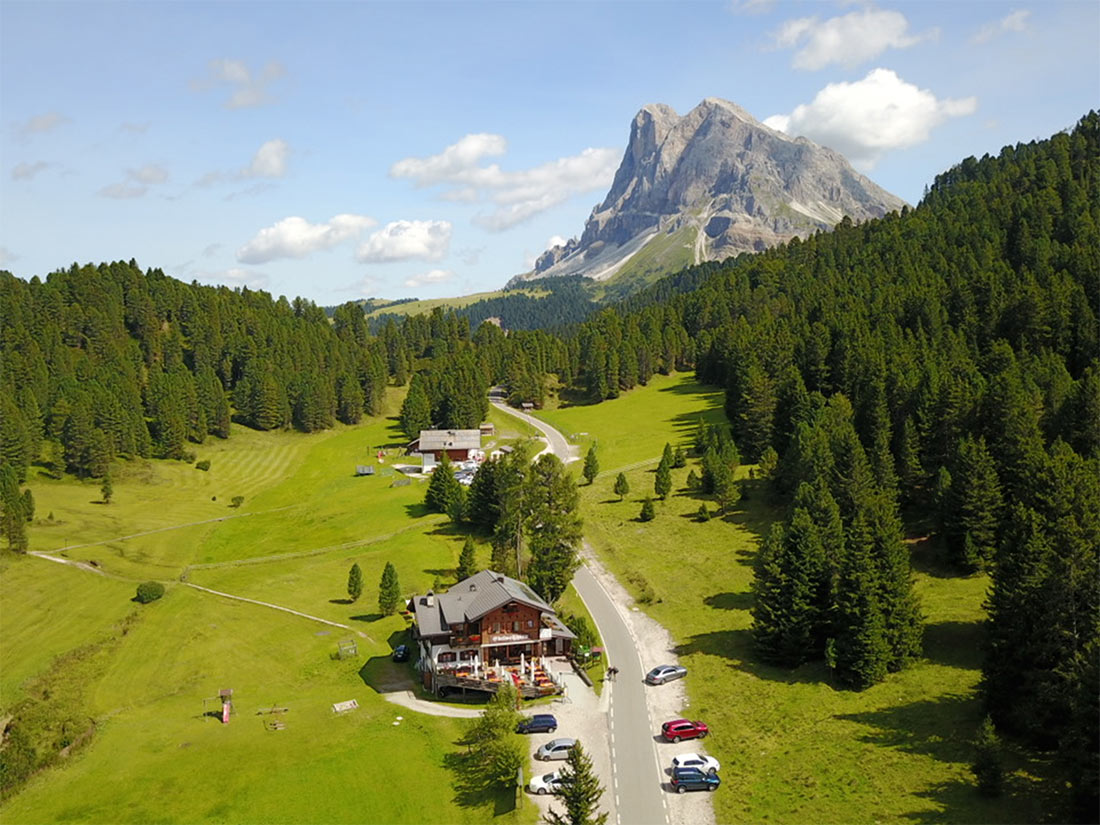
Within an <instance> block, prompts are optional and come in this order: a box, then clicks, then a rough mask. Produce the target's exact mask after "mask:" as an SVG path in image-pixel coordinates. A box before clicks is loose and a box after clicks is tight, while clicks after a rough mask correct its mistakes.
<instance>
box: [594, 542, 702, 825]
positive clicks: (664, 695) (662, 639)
mask: <svg viewBox="0 0 1100 825" xmlns="http://www.w3.org/2000/svg"><path fill="white" fill-rule="evenodd" d="M585 551H586V552H585V559H584V560H585V564H586V565H587V566H588V569H589V570H590V571H591V572H592V574H593V575H594V576H595V577H596V579H597V580H598V581H599V583H600V585H601V586H603V588H604V589H605V590H606V591H607V592H608V594H609V595H610V596H611V599H612V601H613V602H614V603H615V606H616V608H617V609H618V611H619V613H620V614H621V615H622V616H623V618H624V620H625V621H626V624H627V627H628V628H629V629H630V635H631V636H632V637H633V639H634V644H635V647H636V648H637V650H638V655H639V656H640V657H641V660H642V665H643V667H644V668H645V669H646V670H649V669H650V668H653V667H656V666H657V665H675V664H679V660H678V659H677V658H676V655H675V653H674V652H673V651H674V650H675V647H676V646H675V644H674V643H673V640H672V636H670V635H669V632H668V631H667V630H665V628H664V627H662V626H661V625H660V624H658V623H657V622H656V621H654V620H653V619H651V618H650V617H649V616H647V615H646V614H645V613H643V612H642V611H641V610H640V609H638V608H637V607H632V606H631V605H633V604H634V600H633V598H631V596H630V594H629V593H628V592H627V591H626V589H625V588H624V587H623V586H622V585H621V584H619V582H618V580H617V579H616V578H615V577H614V576H612V575H611V574H610V573H609V572H608V571H607V570H606V569H605V568H604V567H603V565H601V564H600V563H599V561H598V560H597V559H596V558H595V557H594V556H593V555H592V553H591V551H590V550H589V548H587V547H586V548H585ZM611 655H612V659H611V662H612V664H613V663H614V652H613V651H612V652H611ZM612 690H613V688H612ZM646 700H647V705H648V708H649V725H650V730H652V731H653V735H654V741H655V742H656V743H657V745H656V747H657V754H658V757H659V760H660V763H661V769H662V775H661V776H660V777H654V781H655V782H657V781H660V782H661V783H662V787H663V788H664V789H665V790H666V791H667V792H668V799H667V802H668V804H667V806H666V807H667V809H668V813H669V822H670V823H671V825H714V823H715V819H714V806H713V805H712V804H711V795H710V794H709V793H707V792H705V791H694V792H691V793H686V794H683V795H680V794H677V793H675V792H674V791H673V790H672V786H671V785H670V784H669V783H668V780H669V772H670V771H671V767H670V766H671V764H672V757H674V756H676V755H677V754H681V753H706V747H705V741H706V740H698V739H696V740H691V741H689V742H681V743H680V744H679V745H673V744H672V743H670V742H665V741H664V739H662V738H661V737H660V732H661V723H663V722H666V721H668V720H669V719H676V718H679V717H681V716H690V713H687V712H685V706H686V704H687V698H686V694H685V691H684V683H683V682H682V681H679V680H677V681H673V682H668V683H667V684H663V685H657V686H648V685H647V686H646ZM702 721H704V722H706V721H707V720H706V719H703V720H702ZM722 792H723V790H722V788H719V789H718V791H717V793H722ZM621 825H630V823H626V822H624V823H621Z"/></svg>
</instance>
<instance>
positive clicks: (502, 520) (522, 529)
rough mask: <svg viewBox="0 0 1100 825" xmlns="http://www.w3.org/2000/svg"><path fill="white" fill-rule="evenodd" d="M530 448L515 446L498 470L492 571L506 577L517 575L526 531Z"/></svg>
mask: <svg viewBox="0 0 1100 825" xmlns="http://www.w3.org/2000/svg"><path fill="white" fill-rule="evenodd" d="M529 464H530V457H529V449H528V447H527V446H526V445H525V444H521V445H519V446H517V448H516V449H515V450H513V451H512V452H511V453H509V454H508V455H506V456H505V457H504V458H503V459H501V461H500V465H499V466H498V467H497V478H496V482H497V483H496V492H497V508H498V515H497V523H496V527H495V528H494V529H493V556H492V563H493V569H494V570H496V571H497V572H498V573H504V574H505V575H511V576H519V575H520V574H521V573H522V562H523V554H524V548H525V539H526V532H527V513H528V505H527V494H528V491H529V489H530V487H529V485H528V483H527V479H528V476H529V473H530V467H529Z"/></svg>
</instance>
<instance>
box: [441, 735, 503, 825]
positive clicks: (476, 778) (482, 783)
mask: <svg viewBox="0 0 1100 825" xmlns="http://www.w3.org/2000/svg"><path fill="white" fill-rule="evenodd" d="M454 744H455V745H456V746H458V747H462V748H465V747H466V743H465V742H463V741H462V740H459V741H458V742H455V743H454ZM443 767H444V768H446V769H447V770H448V771H449V772H450V774H451V777H452V779H451V787H452V788H454V792H455V795H454V797H453V801H454V803H455V804H456V805H458V806H459V807H460V808H483V807H485V805H486V803H487V802H488V801H489V800H492V804H493V816H494V817H496V816H501V815H504V814H508V813H510V812H512V811H514V810H515V808H516V793H515V790H514V789H513V788H501V787H500V786H499V785H498V784H497V783H495V782H491V781H490V780H488V779H487V778H486V776H485V774H486V771H485V765H484V764H483V760H482V759H481V758H480V757H479V756H478V755H477V754H473V753H468V752H467V751H465V750H460V751H452V752H451V753H447V754H445V755H444V756H443Z"/></svg>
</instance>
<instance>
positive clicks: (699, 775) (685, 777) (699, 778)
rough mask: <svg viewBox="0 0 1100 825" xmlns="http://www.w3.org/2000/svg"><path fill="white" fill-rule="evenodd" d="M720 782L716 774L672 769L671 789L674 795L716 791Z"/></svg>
mask: <svg viewBox="0 0 1100 825" xmlns="http://www.w3.org/2000/svg"><path fill="white" fill-rule="evenodd" d="M721 784H722V780H721V779H719V778H718V774H716V773H703V772H702V771H701V770H699V769H698V768H673V769H672V788H673V790H675V791H676V793H687V792H688V791H716V790H718V786H719V785H721Z"/></svg>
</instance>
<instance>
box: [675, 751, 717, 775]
mask: <svg viewBox="0 0 1100 825" xmlns="http://www.w3.org/2000/svg"><path fill="white" fill-rule="evenodd" d="M721 767H722V766H721V765H719V764H718V760H717V759H715V758H714V757H713V756H703V755H702V754H701V753H682V754H680V755H679V756H674V757H672V769H673V770H676V769H677V768H698V769H699V770H701V771H702V772H703V773H710V774H717V773H718V771H719V770H720V769H721Z"/></svg>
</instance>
